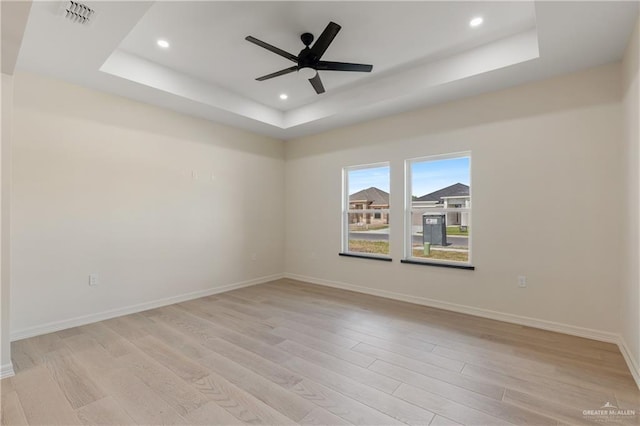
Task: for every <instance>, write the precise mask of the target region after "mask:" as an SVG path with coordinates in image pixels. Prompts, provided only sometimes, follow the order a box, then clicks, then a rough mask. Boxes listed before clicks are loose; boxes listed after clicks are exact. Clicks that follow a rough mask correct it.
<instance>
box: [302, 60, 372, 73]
mask: <svg viewBox="0 0 640 426" xmlns="http://www.w3.org/2000/svg"><path fill="white" fill-rule="evenodd" d="M314 68H316V69H318V70H323V71H356V72H371V70H372V69H373V65H366V64H351V63H349V62H331V61H320V62H318V63H317V64H316V65H315V67H314Z"/></svg>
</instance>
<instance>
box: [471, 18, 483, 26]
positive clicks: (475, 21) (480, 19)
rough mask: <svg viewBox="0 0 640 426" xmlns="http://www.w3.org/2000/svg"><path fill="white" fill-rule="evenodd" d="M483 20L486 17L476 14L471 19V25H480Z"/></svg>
mask: <svg viewBox="0 0 640 426" xmlns="http://www.w3.org/2000/svg"><path fill="white" fill-rule="evenodd" d="M483 22H484V19H482V16H476V17H475V18H473V19H472V20H471V21H469V26H470V27H472V28H475V27H479V26H480V25H482V23H483Z"/></svg>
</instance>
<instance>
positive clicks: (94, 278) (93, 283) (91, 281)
mask: <svg viewBox="0 0 640 426" xmlns="http://www.w3.org/2000/svg"><path fill="white" fill-rule="evenodd" d="M89 285H90V286H92V287H93V286H96V285H98V276H97V275H96V274H89Z"/></svg>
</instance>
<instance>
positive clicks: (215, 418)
mask: <svg viewBox="0 0 640 426" xmlns="http://www.w3.org/2000/svg"><path fill="white" fill-rule="evenodd" d="M185 419H187V420H188V421H189V424H192V425H207V426H211V425H238V424H245V423H243V422H241V421H240V420H238V419H237V418H235V417H233V416H232V415H231V414H229V413H228V412H227V411H226V410H225V409H224V408H222V407H220V406H218V405H217V404H216V403H215V402H213V401H212V402H209V403H207V404H205V405H202V406H200V407H198V408H196V409H195V410H194V411H191V412H190V413H188V414H187V415H186V416H185Z"/></svg>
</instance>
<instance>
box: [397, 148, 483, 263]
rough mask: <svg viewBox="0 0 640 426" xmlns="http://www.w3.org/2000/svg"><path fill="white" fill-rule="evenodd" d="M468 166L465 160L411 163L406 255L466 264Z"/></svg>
mask: <svg viewBox="0 0 640 426" xmlns="http://www.w3.org/2000/svg"><path fill="white" fill-rule="evenodd" d="M469 165H470V158H469V157H460V158H450V159H443V160H426V161H413V162H411V182H410V184H411V207H410V208H411V241H408V242H407V244H408V245H409V246H410V250H409V253H410V256H412V257H417V258H424V259H433V260H445V261H452V262H468V261H469V233H470V223H471V221H470V218H471V217H470V216H471V212H470V208H471V189H470V186H469V185H470V181H471V179H470V178H471V176H470V168H469ZM451 209H464V210H460V211H455V210H454V211H451Z"/></svg>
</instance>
